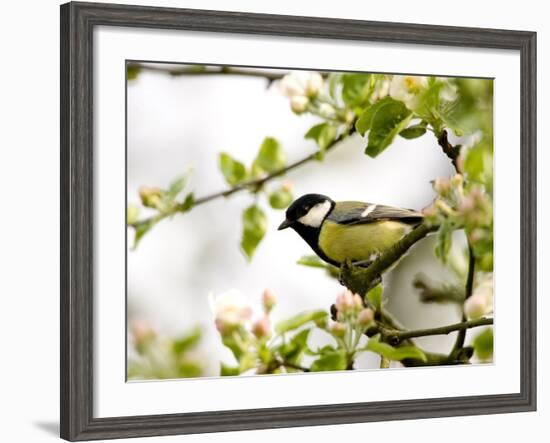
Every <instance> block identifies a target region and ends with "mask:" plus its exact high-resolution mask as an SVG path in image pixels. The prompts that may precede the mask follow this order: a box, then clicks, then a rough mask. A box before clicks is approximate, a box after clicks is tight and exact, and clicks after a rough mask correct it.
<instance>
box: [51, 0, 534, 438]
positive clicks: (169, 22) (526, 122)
mask: <svg viewBox="0 0 550 443" xmlns="http://www.w3.org/2000/svg"><path fill="white" fill-rule="evenodd" d="M99 25H107V26H124V27H139V28H161V29H179V30H194V31H206V32H208V31H211V32H233V33H244V34H263V35H274V36H293V37H301V38H308V37H313V38H326V39H345V40H366V41H378V42H393V43H415V44H430V45H445V46H460V47H473V48H498V49H511V50H516V51H519V53H520V57H521V196H522V197H521V313H520V315H521V392H520V393H519V394H502V395H487V396H475V397H456V398H443V399H421V400H404V401H387V402H370V403H352V404H339V405H319V406H303V407H285V408H273V409H255V410H235V411H214V412H199V413H186V414H168V415H151V416H129V417H110V418H94V417H93V414H92V411H93V408H92V405H93V364H92V361H93V330H92V328H93V321H92V315H93V314H92V313H93V309H92V306H93V272H94V270H93V266H92V265H91V264H92V263H93V230H92V229H91V226H92V223H93V209H94V208H93V196H92V193H93V172H92V164H93V162H92V159H93V155H94V154H93V145H92V129H93V126H92V118H93V105H92V83H93V82H92V53H93V51H92V49H93V48H92V45H93V38H92V36H93V29H94V27H95V26H99ZM535 309H536V34H535V33H533V32H520V31H507V30H495V29H476V28H458V27H446V26H428V25H418V24H401V23H380V22H367V21H356V20H340V19H327V18H312V17H294V16H280V15H264V14H245V13H236V12H218V11H200V10H188V9H172V8H153V7H141V6H139V7H138V6H121V5H112V4H98V3H95V4H93V3H68V4H65V5H62V6H61V437H62V438H64V439H67V440H71V441H74V440H89V439H104V438H122V437H144V436H153V435H169V434H188V433H201V432H219V431H235V430H245V429H260V428H280V427H291V426H312V425H326V424H338V423H356V422H369V421H379V420H398V419H417V418H427V417H445V416H453V415H454V416H456V415H473V414H492V413H505V412H517V411H533V410H535V408H536V311H535Z"/></svg>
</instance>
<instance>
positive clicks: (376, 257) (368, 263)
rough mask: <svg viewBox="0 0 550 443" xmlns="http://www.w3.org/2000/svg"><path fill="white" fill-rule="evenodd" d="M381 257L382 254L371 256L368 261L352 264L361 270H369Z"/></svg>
mask: <svg viewBox="0 0 550 443" xmlns="http://www.w3.org/2000/svg"><path fill="white" fill-rule="evenodd" d="M379 257H380V254H377V253H374V254H371V255H370V257H369V258H367V259H366V260H359V261H354V262H352V265H353V266H359V267H361V268H368V267H369V266H370V265H372V264H373V263H374V262H375V261H376V260H378V258H379Z"/></svg>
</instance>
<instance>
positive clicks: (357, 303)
mask: <svg viewBox="0 0 550 443" xmlns="http://www.w3.org/2000/svg"><path fill="white" fill-rule="evenodd" d="M353 307H354V308H355V309H357V310H359V309H361V308H362V307H363V299H362V298H361V296H360V295H359V294H353Z"/></svg>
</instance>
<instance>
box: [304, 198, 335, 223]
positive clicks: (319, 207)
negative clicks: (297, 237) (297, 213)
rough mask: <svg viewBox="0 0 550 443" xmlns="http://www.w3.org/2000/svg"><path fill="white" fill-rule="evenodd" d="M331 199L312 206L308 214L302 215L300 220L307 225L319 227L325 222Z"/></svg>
mask: <svg viewBox="0 0 550 443" xmlns="http://www.w3.org/2000/svg"><path fill="white" fill-rule="evenodd" d="M330 206H331V204H330V201H328V200H325V201H324V202H323V203H317V204H316V205H315V206H313V208H311V209H310V210H309V211H308V212H307V214H306V215H304V216H303V217H300V218H299V219H298V221H299V222H300V223H302V224H303V225H306V226H311V227H312V228H318V227H319V226H321V223H323V220H324V219H325V217H326V216H327V214H328V211H330Z"/></svg>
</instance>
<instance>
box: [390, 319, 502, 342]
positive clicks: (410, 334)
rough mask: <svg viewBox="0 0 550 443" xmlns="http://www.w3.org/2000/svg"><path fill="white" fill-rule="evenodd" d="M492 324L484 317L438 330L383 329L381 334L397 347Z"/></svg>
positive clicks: (491, 321)
mask: <svg viewBox="0 0 550 443" xmlns="http://www.w3.org/2000/svg"><path fill="white" fill-rule="evenodd" d="M492 324H493V319H492V318H485V317H483V318H480V319H477V320H468V321H463V322H460V323H455V324H452V325H447V326H440V327H437V328H427V329H416V330H411V331H395V330H384V328H383V327H382V328H381V332H382V334H383V335H384V336H385V339H386V340H387V341H388V342H389V343H390V344H391V345H392V346H395V345H397V344H399V343H401V342H402V341H403V340H408V339H410V338H416V337H427V336H429V335H447V334H450V333H451V332H455V331H466V330H468V329H471V328H477V327H479V326H487V325H492Z"/></svg>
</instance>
